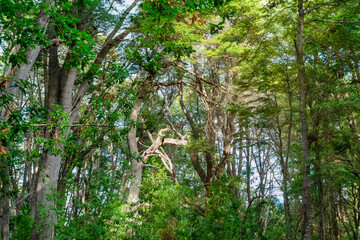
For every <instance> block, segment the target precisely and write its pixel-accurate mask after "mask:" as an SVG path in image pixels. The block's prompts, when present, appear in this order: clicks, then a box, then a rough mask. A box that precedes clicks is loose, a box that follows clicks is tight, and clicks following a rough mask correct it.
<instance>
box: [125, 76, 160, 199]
mask: <svg viewBox="0 0 360 240" xmlns="http://www.w3.org/2000/svg"><path fill="white" fill-rule="evenodd" d="M153 79H154V76H153V75H152V74H150V75H149V76H148V77H147V78H146V79H145V81H144V82H143V84H142V85H141V86H140V89H139V91H138V94H137V100H136V101H135V102H134V104H133V108H132V110H131V114H130V121H132V123H131V124H133V125H132V127H131V129H130V132H129V133H128V135H127V142H128V147H129V151H130V154H131V165H132V174H133V179H132V181H131V184H130V189H129V197H128V200H127V203H128V204H129V205H132V204H136V203H137V202H138V201H139V194H140V187H141V180H142V171H143V162H142V160H141V159H140V154H139V148H138V143H137V138H136V123H135V122H136V121H137V119H138V117H139V113H140V109H141V104H142V102H143V100H144V98H145V96H146V94H147V93H148V92H149V91H150V87H151V85H152V82H153Z"/></svg>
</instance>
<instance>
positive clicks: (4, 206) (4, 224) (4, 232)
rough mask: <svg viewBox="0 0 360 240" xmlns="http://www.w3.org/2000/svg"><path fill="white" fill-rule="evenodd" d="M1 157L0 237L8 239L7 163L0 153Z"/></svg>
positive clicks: (3, 239) (8, 182)
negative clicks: (2, 174)
mask: <svg viewBox="0 0 360 240" xmlns="http://www.w3.org/2000/svg"><path fill="white" fill-rule="evenodd" d="M0 158H1V161H2V163H1V165H3V166H1V165H0V170H1V171H3V173H4V176H3V177H2V178H1V179H0V187H1V189H0V191H1V192H0V204H1V205H0V207H1V208H0V213H1V214H0V220H1V222H0V223H1V239H2V240H9V237H10V232H9V220H10V206H9V203H10V202H9V200H10V198H9V185H10V179H9V165H8V163H7V157H6V156H5V155H2V156H1V155H0Z"/></svg>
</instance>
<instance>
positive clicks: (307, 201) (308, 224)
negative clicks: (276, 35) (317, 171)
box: [296, 0, 312, 240]
mask: <svg viewBox="0 0 360 240" xmlns="http://www.w3.org/2000/svg"><path fill="white" fill-rule="evenodd" d="M298 14H299V16H298V23H297V41H296V60H297V65H298V81H299V95H300V96H299V101H300V102H299V115H300V116H299V117H300V125H301V145H302V150H303V169H302V171H303V211H304V212H303V216H304V218H303V226H302V239H303V240H310V239H311V233H312V212H311V211H312V210H311V181H310V145H311V143H310V141H309V133H308V122H307V117H306V112H305V111H306V76H305V64H304V54H303V44H304V36H303V34H304V18H305V12H304V8H303V0H298Z"/></svg>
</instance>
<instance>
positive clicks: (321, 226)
mask: <svg viewBox="0 0 360 240" xmlns="http://www.w3.org/2000/svg"><path fill="white" fill-rule="evenodd" d="M315 152H316V153H315V154H316V157H315V164H314V165H315V174H316V185H317V189H318V203H317V210H318V211H319V229H318V234H319V240H324V239H325V234H324V233H325V228H324V215H325V214H324V199H323V198H324V197H323V194H324V193H323V183H322V174H321V168H320V166H321V158H320V146H319V142H318V141H316V142H315Z"/></svg>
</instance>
